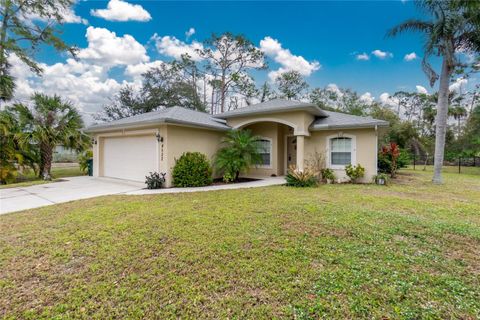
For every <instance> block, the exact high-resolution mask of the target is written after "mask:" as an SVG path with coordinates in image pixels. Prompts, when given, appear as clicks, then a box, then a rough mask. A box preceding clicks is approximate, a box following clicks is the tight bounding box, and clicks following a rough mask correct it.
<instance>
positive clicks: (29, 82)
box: [9, 27, 162, 122]
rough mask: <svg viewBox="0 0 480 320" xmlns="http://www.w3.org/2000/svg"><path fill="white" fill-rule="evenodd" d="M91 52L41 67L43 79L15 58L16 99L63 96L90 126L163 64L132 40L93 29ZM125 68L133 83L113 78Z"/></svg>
mask: <svg viewBox="0 0 480 320" xmlns="http://www.w3.org/2000/svg"><path fill="white" fill-rule="evenodd" d="M86 37H87V41H88V46H87V48H83V49H80V51H79V54H78V60H75V59H71V58H69V59H67V60H66V61H65V62H59V63H55V64H52V65H48V64H45V63H40V66H41V67H42V68H43V70H44V72H43V75H42V76H41V77H39V76H37V75H35V74H34V73H32V72H31V71H30V69H29V68H28V66H26V65H25V64H24V63H23V62H21V60H20V59H19V58H18V57H17V56H15V55H11V56H10V57H9V62H10V63H11V64H12V75H13V76H14V77H15V78H16V84H17V88H16V91H15V98H16V99H20V100H21V101H22V102H26V101H28V100H29V97H30V96H31V95H32V94H33V93H34V92H35V91H39V92H43V93H46V94H60V95H61V96H62V97H63V98H65V99H68V100H70V101H72V102H73V103H74V104H75V105H76V106H77V107H78V109H79V110H80V111H81V112H82V115H83V116H84V118H85V119H86V121H87V122H91V121H92V118H91V115H92V114H94V113H96V112H98V111H99V110H100V109H101V107H102V106H103V105H104V104H106V103H108V102H109V101H110V99H111V98H112V97H113V96H114V95H115V94H116V93H117V92H118V90H119V89H120V88H121V87H122V86H123V85H125V84H130V85H134V86H138V85H139V83H140V75H141V74H142V73H143V72H145V71H146V70H148V68H150V67H154V66H158V65H160V64H161V63H162V62H161V61H153V62H149V57H148V56H147V55H146V51H145V48H144V47H143V46H142V45H141V44H140V43H138V42H137V41H136V40H135V39H134V38H133V37H132V36H129V35H125V36H123V37H117V36H116V35H115V33H113V32H111V31H109V30H107V29H103V28H93V27H89V28H88V29H87V32H86ZM116 66H120V67H125V70H124V74H125V76H127V77H130V78H131V80H132V81H131V82H129V81H126V80H123V81H121V80H117V79H114V78H113V77H112V76H111V75H110V71H111V69H112V68H113V67H116Z"/></svg>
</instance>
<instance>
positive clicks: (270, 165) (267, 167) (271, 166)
mask: <svg viewBox="0 0 480 320" xmlns="http://www.w3.org/2000/svg"><path fill="white" fill-rule="evenodd" d="M259 138H260V139H258V140H267V141H269V142H270V152H269V153H270V164H257V165H256V166H255V167H257V168H262V169H272V168H273V162H272V161H273V139H272V138H269V137H262V136H259Z"/></svg>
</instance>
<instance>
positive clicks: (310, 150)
mask: <svg viewBox="0 0 480 320" xmlns="http://www.w3.org/2000/svg"><path fill="white" fill-rule="evenodd" d="M342 135H351V136H353V137H355V142H356V143H355V144H356V146H355V153H356V154H355V157H356V164H361V165H362V167H364V168H365V177H364V178H363V179H362V182H371V181H372V177H373V176H374V175H376V174H377V133H376V131H375V130H374V129H355V130H328V131H312V132H311V135H310V137H305V161H306V162H307V163H308V161H309V159H311V158H312V157H313V155H314V153H315V151H317V152H320V153H322V152H323V153H324V156H325V158H326V161H327V162H328V154H327V153H328V143H327V137H330V136H342ZM327 166H328V164H327ZM334 171H335V175H336V176H337V178H338V179H339V180H341V181H345V180H346V179H348V178H347V177H346V175H345V170H343V169H334Z"/></svg>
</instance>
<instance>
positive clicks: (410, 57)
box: [403, 52, 418, 61]
mask: <svg viewBox="0 0 480 320" xmlns="http://www.w3.org/2000/svg"><path fill="white" fill-rule="evenodd" d="M417 58H418V56H417V54H416V53H415V52H411V53H408V54H406V55H405V57H403V60H405V61H412V60H415V59H417Z"/></svg>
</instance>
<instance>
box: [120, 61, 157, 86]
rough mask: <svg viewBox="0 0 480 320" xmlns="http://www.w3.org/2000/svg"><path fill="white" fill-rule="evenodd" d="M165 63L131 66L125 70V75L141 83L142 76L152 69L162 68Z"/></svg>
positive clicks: (155, 62) (154, 62)
mask: <svg viewBox="0 0 480 320" xmlns="http://www.w3.org/2000/svg"><path fill="white" fill-rule="evenodd" d="M163 63H164V62H163V61H161V60H155V61H152V62H147V63H139V64H135V65H129V66H127V68H126V69H125V75H127V76H130V77H132V78H133V80H134V81H135V82H139V81H141V77H142V74H144V73H145V72H147V71H148V70H150V69H151V68H156V67H160V66H161V65H162V64H163Z"/></svg>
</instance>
